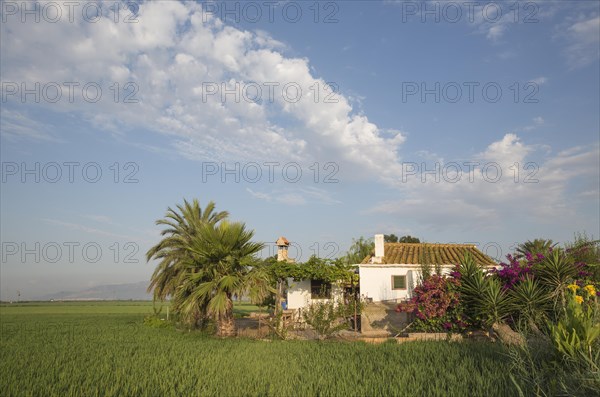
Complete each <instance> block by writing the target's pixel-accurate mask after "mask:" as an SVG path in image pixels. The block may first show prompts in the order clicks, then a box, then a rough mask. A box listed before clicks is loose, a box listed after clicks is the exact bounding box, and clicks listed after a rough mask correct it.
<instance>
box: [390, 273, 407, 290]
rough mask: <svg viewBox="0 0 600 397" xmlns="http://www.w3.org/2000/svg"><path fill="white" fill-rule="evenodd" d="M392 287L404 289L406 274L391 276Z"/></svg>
mask: <svg viewBox="0 0 600 397" xmlns="http://www.w3.org/2000/svg"><path fill="white" fill-rule="evenodd" d="M392 289H406V276H392Z"/></svg>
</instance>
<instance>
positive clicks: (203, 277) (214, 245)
mask: <svg viewBox="0 0 600 397" xmlns="http://www.w3.org/2000/svg"><path fill="white" fill-rule="evenodd" d="M253 236H254V231H252V230H246V226H245V224H243V223H240V222H235V223H230V222H228V221H223V222H221V223H219V224H217V225H215V224H211V223H206V224H204V225H202V227H201V228H200V232H199V233H198V234H195V235H194V236H192V238H191V240H190V242H189V247H188V251H189V253H190V257H189V260H187V261H185V263H186V266H187V269H188V270H187V271H186V272H185V273H184V274H183V276H182V278H181V279H180V282H181V285H180V287H179V288H178V289H177V294H176V296H178V298H180V299H181V301H182V312H183V314H184V315H189V314H191V313H194V312H196V311H197V310H198V308H200V307H206V310H207V314H208V315H210V316H212V317H214V318H215V319H216V321H217V328H218V334H219V335H220V336H231V335H235V321H234V317H233V297H234V296H236V295H238V296H239V295H242V294H244V293H246V292H248V290H249V289H250V288H251V287H252V288H254V289H255V290H254V291H253V295H255V296H264V292H261V291H257V290H256V288H258V289H259V290H260V288H261V286H263V287H264V288H267V286H268V285H269V283H268V280H266V279H265V277H267V276H266V274H265V273H264V272H263V271H259V270H260V267H257V268H256V269H257V270H256V271H253V268H254V266H255V265H256V264H257V263H258V261H257V259H256V257H255V254H256V253H258V252H259V251H260V250H262V249H263V248H264V244H263V243H257V242H252V241H251V240H252V237H253ZM194 270H197V271H194ZM181 293H185V296H179V294H181Z"/></svg>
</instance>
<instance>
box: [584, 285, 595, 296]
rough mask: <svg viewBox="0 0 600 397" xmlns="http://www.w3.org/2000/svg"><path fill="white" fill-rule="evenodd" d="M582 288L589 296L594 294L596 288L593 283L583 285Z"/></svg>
mask: <svg viewBox="0 0 600 397" xmlns="http://www.w3.org/2000/svg"><path fill="white" fill-rule="evenodd" d="M583 289H584V290H586V291H587V293H588V294H590V295H591V296H596V288H595V287H594V286H593V285H591V284H590V285H586V286H585V287H583Z"/></svg>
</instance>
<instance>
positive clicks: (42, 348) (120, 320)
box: [0, 302, 516, 396]
mask: <svg viewBox="0 0 600 397" xmlns="http://www.w3.org/2000/svg"><path fill="white" fill-rule="evenodd" d="M251 310H254V308H252V307H249V306H241V307H238V308H237V310H236V311H237V312H238V313H240V314H243V313H247V312H249V311H251ZM151 313H152V304H151V303H148V302H69V303H57V302H53V303H41V304H38V303H35V304H33V303H31V304H18V305H2V306H0V322H1V324H0V327H1V341H0V395H2V396H22V395H53V396H76V395H77V396H79V395H86V396H100V395H102V396H116V395H129V396H132V395H136V396H137V395H142V396H144V395H147V396H157V395H161V396H162V395H164V396H170V395H182V394H183V395H202V396H204V395H206V396H213V395H215V396H216V395H218V396H239V395H253V396H312V395H320V396H364V395H369V396H406V395H411V396H412V395H417V396H463V395H490V396H505V395H506V396H512V395H516V390H515V389H514V386H513V385H512V384H511V382H510V379H509V378H508V376H507V375H506V374H507V372H508V368H509V362H508V359H507V356H506V355H505V351H504V350H503V349H502V348H501V347H500V346H498V345H490V344H477V343H446V342H415V343H405V344H400V345H399V344H389V343H385V344H381V345H369V344H365V343H356V342H355V343H344V342H314V341H272V342H264V341H254V340H249V339H229V340H221V339H216V338H212V337H209V336H206V335H202V334H199V333H195V332H181V331H177V330H175V329H172V328H150V327H146V326H144V325H143V324H142V320H143V317H144V316H145V315H147V314H151Z"/></svg>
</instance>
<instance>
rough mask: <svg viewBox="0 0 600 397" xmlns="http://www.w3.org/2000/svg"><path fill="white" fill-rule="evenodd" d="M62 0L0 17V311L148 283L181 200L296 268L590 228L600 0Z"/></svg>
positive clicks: (7, 8)
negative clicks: (251, 236) (413, 248)
mask: <svg viewBox="0 0 600 397" xmlns="http://www.w3.org/2000/svg"><path fill="white" fill-rule="evenodd" d="M75 3H76V4H75V5H72V6H68V5H65V4H64V2H54V3H52V4H53V5H52V6H49V5H48V4H50V3H48V2H41V3H38V4H37V5H35V4H34V3H28V4H25V5H24V3H22V2H3V4H2V10H1V11H2V24H1V46H2V47H1V52H2V54H1V55H2V57H1V65H0V66H1V73H0V77H1V81H2V101H1V106H2V109H1V114H0V116H1V123H0V127H1V138H0V139H1V144H2V148H1V155H2V185H1V188H2V191H1V213H2V216H1V218H2V220H1V232H2V236H1V239H2V263H1V264H0V266H1V268H0V269H1V280H0V287H1V291H0V295H1V298H2V299H14V298H15V297H16V294H17V291H20V292H21V298H22V299H26V298H31V297H35V296H39V295H43V294H45V293H51V292H55V291H59V290H72V289H80V288H86V287H90V286H94V285H98V284H112V283H114V284H118V283H128V282H137V281H141V280H147V279H148V278H149V275H150V274H151V272H152V270H153V267H154V266H153V263H147V262H146V260H145V256H144V253H145V252H146V250H147V249H148V248H149V247H150V246H151V245H152V244H154V243H156V242H157V241H158V239H159V232H160V228H158V227H157V226H155V225H154V221H155V220H156V219H158V218H161V217H162V216H163V215H164V213H165V211H166V209H167V207H169V206H174V205H176V204H178V203H181V202H182V201H183V198H187V199H193V198H198V199H199V200H200V202H201V203H202V205H205V204H206V203H207V202H208V201H209V200H213V201H215V202H216V204H217V208H218V209H219V210H227V211H229V212H230V214H231V218H232V219H234V220H240V221H244V222H246V223H247V225H248V226H249V227H250V228H252V229H254V230H255V232H256V239H257V240H260V241H264V242H267V243H268V244H269V249H272V246H273V244H272V243H273V242H274V241H275V240H276V239H277V237H278V236H280V235H284V236H286V237H287V238H288V239H290V240H291V241H292V242H293V247H292V252H291V254H292V256H296V257H298V259H306V258H307V257H308V256H309V255H311V254H313V253H316V254H319V255H320V256H324V257H328V256H330V257H331V256H332V257H335V256H338V255H340V254H342V253H343V252H344V251H345V250H346V249H347V248H348V246H349V244H350V243H351V241H352V238H354V237H358V236H361V235H362V236H366V237H371V236H372V235H374V234H376V233H395V234H397V235H404V234H411V235H415V236H418V237H420V238H421V239H422V240H425V241H429V242H456V243H475V244H478V245H479V247H480V248H481V249H482V250H484V251H485V252H486V253H488V254H489V255H490V256H493V257H500V256H502V257H503V256H504V255H506V254H507V253H509V252H510V250H511V248H512V247H514V245H515V243H518V242H523V241H525V240H528V239H533V238H538V237H543V238H551V239H553V240H555V241H558V242H565V241H569V240H572V238H573V234H574V233H575V232H586V233H587V234H588V235H590V236H594V237H598V236H599V235H600V230H599V227H600V226H599V224H600V219H599V218H600V215H599V202H600V198H599V194H600V192H599V190H600V187H599V171H598V170H599V168H600V164H599V162H600V155H599V133H600V125H599V123H600V120H599V111H598V109H599V108H600V96H599V92H600V82H599V76H600V65H599V52H600V6H599V3H598V2H595V1H572V2H569V3H568V4H565V3H564V2H548V1H544V2H541V1H539V2H535V1H534V2H517V3H514V2H506V3H505V2H483V1H481V2H477V4H474V3H473V4H471V3H470V5H467V4H465V3H463V2H434V1H431V2H406V1H398V2H393V1H385V2H372V1H369V2H367V1H352V2H316V3H315V2H290V1H288V2H278V3H273V4H271V3H267V4H265V3H263V2H228V3H227V4H225V3H223V2H209V3H207V2H185V3H180V2H176V1H157V2H140V3H138V4H136V5H133V4H130V5H129V8H127V6H126V5H125V4H124V3H119V2H116V1H115V2H101V3H87V2H75ZM69 7H70V8H69ZM117 9H118V10H119V13H118V14H116V13H115V10H117ZM28 10H29V11H28ZM36 84H38V85H36ZM284 87H285V89H284ZM332 87H333V88H332ZM227 89H228V90H229V91H225V90H227ZM271 89H272V90H273V91H270V90H271ZM226 92H228V93H226ZM259 93H260V98H259V95H258V94H259ZM59 94H60V95H59ZM100 94H101V95H100ZM271 94H272V97H271ZM317 94H318V96H317ZM257 170H260V174H259V173H257ZM317 170H318V171H317ZM424 171H427V172H424ZM299 172H300V173H301V174H300V173H299ZM500 173H501V174H500ZM263 254H264V255H265V256H266V255H267V254H268V249H267V250H265V252H263Z"/></svg>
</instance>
